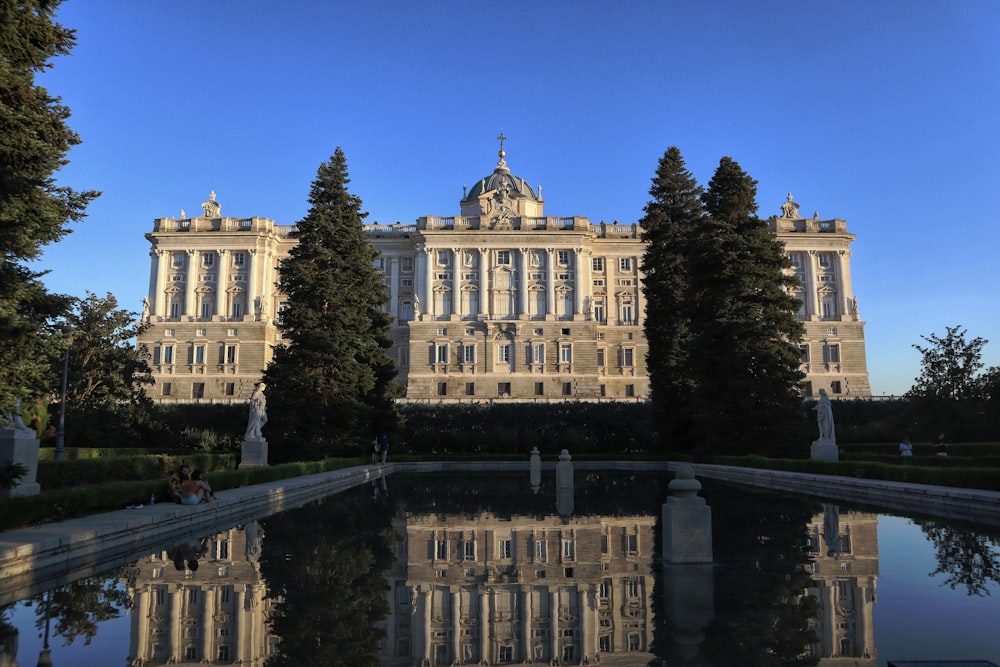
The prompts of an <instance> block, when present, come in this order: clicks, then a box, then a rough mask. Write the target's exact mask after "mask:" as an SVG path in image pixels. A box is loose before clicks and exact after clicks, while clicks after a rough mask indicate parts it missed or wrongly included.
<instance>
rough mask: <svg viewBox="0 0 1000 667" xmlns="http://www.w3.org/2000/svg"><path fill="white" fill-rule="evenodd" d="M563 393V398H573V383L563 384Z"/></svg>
mask: <svg viewBox="0 0 1000 667" xmlns="http://www.w3.org/2000/svg"><path fill="white" fill-rule="evenodd" d="M562 393H563V396H571V395H572V394H573V383H572V382H563V385H562Z"/></svg>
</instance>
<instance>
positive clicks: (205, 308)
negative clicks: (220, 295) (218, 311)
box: [201, 301, 212, 317]
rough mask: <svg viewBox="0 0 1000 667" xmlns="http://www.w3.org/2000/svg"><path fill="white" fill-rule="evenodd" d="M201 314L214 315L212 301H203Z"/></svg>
mask: <svg viewBox="0 0 1000 667" xmlns="http://www.w3.org/2000/svg"><path fill="white" fill-rule="evenodd" d="M201 316H202V317H211V316H212V303H211V302H210V301H202V302H201Z"/></svg>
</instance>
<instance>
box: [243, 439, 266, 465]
mask: <svg viewBox="0 0 1000 667" xmlns="http://www.w3.org/2000/svg"><path fill="white" fill-rule="evenodd" d="M266 466H267V440H265V439H264V438H261V439H259V440H244V441H243V452H242V454H240V465H239V467H240V468H264V467H266Z"/></svg>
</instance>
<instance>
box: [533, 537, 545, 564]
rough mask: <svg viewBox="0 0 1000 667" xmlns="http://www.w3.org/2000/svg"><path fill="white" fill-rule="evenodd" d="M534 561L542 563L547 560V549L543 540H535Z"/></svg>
mask: <svg viewBox="0 0 1000 667" xmlns="http://www.w3.org/2000/svg"><path fill="white" fill-rule="evenodd" d="M535 560H537V561H539V562H542V563H544V562H545V561H546V560H548V547H547V546H546V542H545V539H544V538H542V539H539V540H535Z"/></svg>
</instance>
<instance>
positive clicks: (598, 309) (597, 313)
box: [594, 301, 605, 322]
mask: <svg viewBox="0 0 1000 667" xmlns="http://www.w3.org/2000/svg"><path fill="white" fill-rule="evenodd" d="M594 319H595V320H597V321H598V322H604V320H605V315H604V302H603V301H595V302H594Z"/></svg>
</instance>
